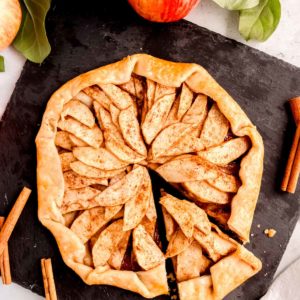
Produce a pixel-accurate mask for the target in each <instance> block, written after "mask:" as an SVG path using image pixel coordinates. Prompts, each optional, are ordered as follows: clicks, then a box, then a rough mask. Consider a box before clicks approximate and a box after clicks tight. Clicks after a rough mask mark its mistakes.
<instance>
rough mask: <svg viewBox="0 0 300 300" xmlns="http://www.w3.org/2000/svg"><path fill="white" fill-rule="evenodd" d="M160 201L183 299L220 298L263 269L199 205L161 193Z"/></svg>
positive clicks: (170, 251) (167, 252) (248, 252)
mask: <svg viewBox="0 0 300 300" xmlns="http://www.w3.org/2000/svg"><path fill="white" fill-rule="evenodd" d="M160 204H161V205H162V209H163V216H164V221H165V227H166V238H167V240H168V248H167V251H166V257H167V258H171V259H172V263H173V268H174V272H175V275H176V281H177V284H178V293H179V296H180V299H181V300H217V299H223V298H224V297H225V296H226V295H227V294H228V293H230V292H231V291H232V290H234V289H235V288H236V287H238V286H239V285H241V284H242V283H243V282H244V281H246V280H247V279H249V278H250V277H252V276H254V275H255V274H256V273H257V272H259V271H260V269H261V267H262V265H261V261H260V260H259V259H258V258H257V257H255V256H254V255H253V254H252V253H251V252H250V251H248V250H247V249H246V248H245V247H243V246H242V245H240V244H239V243H238V242H236V241H235V240H233V239H231V238H230V237H229V236H228V235H226V234H224V233H223V232H222V231H221V230H220V229H219V228H218V227H217V226H216V225H215V224H212V223H210V221H209V219H208V217H207V215H206V213H205V212H204V210H202V209H201V208H200V207H199V206H197V205H195V204H193V203H191V202H189V201H187V200H180V199H178V198H175V197H173V196H172V195H170V194H167V193H164V192H163V193H162V197H161V199H160Z"/></svg>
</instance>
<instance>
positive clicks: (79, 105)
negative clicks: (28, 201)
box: [55, 75, 261, 300]
mask: <svg viewBox="0 0 300 300" xmlns="http://www.w3.org/2000/svg"><path fill="white" fill-rule="evenodd" d="M55 145H56V147H57V151H58V153H59V157H60V161H61V168H62V172H63V179H64V196H63V199H62V201H61V203H60V208H59V209H60V212H61V213H62V214H63V217H64V222H65V226H66V227H68V228H69V230H71V232H72V234H74V236H75V237H76V238H75V237H74V239H75V240H76V241H77V242H78V243H79V244H81V245H84V248H83V250H82V251H85V253H86V254H85V258H84V260H83V265H85V266H86V267H89V268H94V269H95V270H96V272H97V274H98V275H97V276H100V275H99V274H106V276H112V275H111V274H110V275H107V274H108V273H107V272H108V271H112V270H118V271H133V272H136V273H134V274H139V275H138V276H140V279H139V280H140V281H141V282H142V283H143V284H146V285H147V280H149V279H147V276H150V275H149V274H151V272H152V273H153V274H158V272H160V275H159V277H158V278H159V279H157V280H160V281H161V282H163V283H162V285H163V286H166V285H167V283H166V276H165V266H164V264H165V259H166V258H171V259H172V261H173V265H174V270H175V274H176V279H177V282H178V285H179V294H180V298H181V299H183V300H184V299H196V298H195V297H196V296H195V293H196V292H197V293H198V292H199V293H200V294H201V295H202V296H201V297H200V296H199V298H197V299H221V298H222V297H224V296H225V295H226V294H228V293H229V292H230V291H231V290H233V289H234V288H236V287H237V286H238V285H240V284H241V283H242V282H244V281H245V280H246V279H248V278H249V277H251V276H253V275H254V274H255V273H256V272H257V271H258V270H259V269H260V267H261V265H260V261H259V260H258V259H257V258H256V257H255V256H254V255H253V254H251V253H250V252H248V251H247V250H246V249H245V248H243V247H242V246H241V245H240V244H238V243H237V242H236V241H234V240H232V239H231V238H229V237H228V236H227V235H225V234H224V233H222V232H221V230H220V229H219V228H218V227H217V226H216V225H214V224H211V223H210V221H209V219H208V215H209V216H210V217H212V218H213V219H215V221H216V222H217V223H218V224H219V225H221V226H222V227H223V228H227V220H228V218H229V217H230V213H231V208H230V207H231V201H232V198H233V197H234V195H235V194H236V193H237V192H238V190H239V188H240V186H241V181H240V178H239V169H240V161H241V158H242V157H243V156H244V155H245V154H246V153H247V151H249V149H250V148H251V142H250V139H249V138H248V137H246V136H235V135H234V134H233V133H232V131H231V128H230V123H229V121H228V120H227V119H226V118H225V116H224V115H223V114H222V113H221V111H220V109H219V107H218V105H217V104H216V103H215V102H214V101H213V100H211V99H210V98H208V97H207V96H206V95H203V94H199V93H198V94H197V93H195V92H193V91H192V90H191V89H190V87H189V86H188V84H186V83H183V84H182V85H181V87H179V88H174V87H168V86H164V85H162V84H159V83H157V82H154V81H152V80H151V79H148V78H143V77H140V76H137V75H133V76H131V79H130V80H129V81H128V82H126V83H124V84H121V85H115V84H111V83H109V84H99V85H92V86H89V87H87V88H84V89H83V90H82V91H80V92H79V93H78V94H77V95H76V96H75V97H73V98H72V99H71V100H69V101H68V102H67V103H65V104H64V106H63V109H62V112H61V114H60V119H59V121H58V125H57V132H56V137H55ZM149 169H151V170H153V171H155V172H156V173H157V174H159V175H160V176H161V177H162V178H163V179H164V180H165V181H167V182H168V183H169V184H171V185H172V186H174V187H175V188H177V189H178V190H179V191H180V192H181V194H182V195H183V196H185V198H186V199H187V200H179V199H177V198H174V197H173V196H171V195H168V194H166V193H163V195H162V198H161V200H160V205H161V208H162V211H163V216H164V221H165V226H166V234H167V236H166V239H167V241H168V247H167V249H166V251H164V250H163V249H162V244H161V241H160V238H159V233H158V228H157V212H156V206H155V201H154V197H153V193H152V182H151V177H150V174H149ZM77 242H76V243H77ZM74 255H75V254H74ZM232 269H234V270H232ZM81 272H82V271H81ZM143 272H144V273H143ZM149 272H150V273H149ZM114 274H115V275H113V276H112V277H114V279H109V280H111V281H110V284H112V285H117V286H121V287H123V285H122V284H120V283H116V281H118V280H119V281H120V282H123V281H124V282H127V281H128V280H131V279H132V280H136V279H133V278H131V276H133V275H130V276H129V275H128V274H131V273H126V272H125V273H124V274H127V275H120V274H121V273H120V272H119V273H114ZM116 274H118V275H116ZM146 274H147V275H146ZM119 276H121V277H122V279H120V278H121V277H119ZM126 276H129V278H126ZM143 276H144V277H143ZM142 277H143V278H142ZM109 278H111V277H109ZM118 278H119V279H118ZM124 278H126V279H124ZM141 278H142V279H141ZM151 280H153V279H151ZM151 280H150V281H151ZM90 281H91V280H90ZM95 281H96V280H95ZM97 282H98V281H97ZM104 282H105V283H107V281H104ZM156 284H157V283H156ZM124 285H125V284H124ZM139 285H141V283H138V284H137V286H139ZM125 287H126V286H125ZM128 288H129V289H131V290H134V291H137V292H139V293H141V294H142V295H144V296H145V295H148V294H147V293H146V292H145V291H144V292H143V291H140V290H139V289H138V288H136V287H128ZM139 288H140V287H139ZM147 288H148V289H151V288H149V287H147ZM199 288H200V289H201V291H200V290H199ZM158 294H159V293H158ZM149 295H151V294H149ZM152 295H155V292H154V294H152Z"/></svg>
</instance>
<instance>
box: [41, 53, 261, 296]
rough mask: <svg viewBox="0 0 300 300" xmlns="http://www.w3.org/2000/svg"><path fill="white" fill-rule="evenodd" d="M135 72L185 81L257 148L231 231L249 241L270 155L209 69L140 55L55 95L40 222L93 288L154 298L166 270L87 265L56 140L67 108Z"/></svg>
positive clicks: (49, 110)
mask: <svg viewBox="0 0 300 300" xmlns="http://www.w3.org/2000/svg"><path fill="white" fill-rule="evenodd" d="M132 73H135V74H137V75H141V76H144V77H147V78H149V79H152V80H153V81H156V82H158V83H160V84H163V85H167V86H173V87H179V86H180V85H181V84H182V83H183V82H184V81H185V82H186V83H187V84H188V85H189V87H190V88H191V89H192V90H193V91H194V92H197V93H204V94H206V95H208V96H209V97H211V98H212V99H213V100H214V101H216V102H217V104H218V106H219V108H220V110H221V112H222V113H223V114H224V115H225V117H226V118H227V119H228V120H229V122H230V124H231V128H232V131H233V133H234V134H235V135H237V136H244V135H247V136H249V138H250V139H251V142H252V147H251V149H250V151H249V152H248V154H247V155H246V156H245V157H244V158H243V160H242V162H241V168H240V178H241V181H242V186H241V187H240V189H239V191H238V193H237V194H236V195H235V197H234V198H233V200H232V212H231V216H230V219H229V222H228V225H229V227H230V229H231V230H233V231H234V232H236V233H238V235H239V236H240V237H241V238H242V239H243V240H245V241H248V240H249V232H250V228H251V224H252V219H253V214H254V210H255V206H256V202H257V198H258V194H259V190H260V182H261V176H262V170H263V152H264V150H263V143H262V139H261V136H260V135H259V133H258V132H257V130H256V128H255V126H254V125H253V124H252V123H251V121H250V120H249V119H248V117H247V116H246V114H245V113H244V112H243V111H242V109H241V108H240V107H239V105H238V104H237V103H236V102H235V101H234V100H233V99H232V98H231V97H230V95H229V94H228V93H227V92H226V91H225V90H224V89H223V88H222V87H220V86H219V85H218V83H217V82H216V81H215V80H214V79H213V78H212V77H211V76H210V75H209V74H208V73H207V71H206V70H205V69H204V68H202V67H201V66H199V65H196V64H189V63H174V62H169V61H165V60H161V59H158V58H154V57H152V56H149V55H146V54H135V55H132V56H128V57H126V58H124V59H123V60H121V61H118V62H116V63H113V64H110V65H106V66H103V67H100V68H98V69H95V70H92V71H90V72H87V73H84V74H81V75H79V76H77V77H75V78H74V79H72V80H70V81H68V82H67V83H65V84H64V85H63V86H62V87H60V88H59V89H58V90H57V91H56V92H55V93H54V94H53V95H52V96H51V98H50V100H49V101H48V104H47V107H46V110H45V113H44V116H43V120H42V124H41V127H40V130H39V132H38V135H37V138H36V146H37V186H38V217H39V220H40V221H41V223H42V224H43V225H44V226H45V227H47V228H48V229H49V230H50V231H51V232H52V234H53V235H54V237H55V239H56V241H57V244H58V246H59V249H60V252H61V254H62V257H63V260H64V262H65V263H66V264H67V265H68V266H69V267H70V268H72V269H73V270H74V271H75V272H76V273H77V274H78V275H79V276H80V277H81V278H82V279H83V280H84V281H85V282H86V283H87V284H111V285H115V286H118V287H121V288H125V289H128V290H131V291H134V292H137V293H140V294H141V295H142V296H144V297H147V298H152V297H155V296H157V295H160V294H166V293H168V286H167V282H166V274H165V273H166V271H165V266H164V265H160V266H158V267H156V268H154V269H151V270H149V271H142V272H132V271H117V270H112V269H110V268H109V267H107V268H101V269H99V268H98V269H93V268H91V267H88V266H87V265H85V264H84V258H85V256H86V254H87V253H86V249H85V246H84V244H83V243H82V242H81V241H80V239H79V238H78V237H77V236H76V235H75V234H74V233H73V232H72V231H71V230H70V229H68V228H67V227H66V226H64V222H65V221H64V218H63V216H62V214H61V212H60V209H59V207H60V206H61V204H62V199H63V195H64V179H63V173H62V169H61V165H60V159H59V155H58V151H57V149H56V146H55V143H54V139H55V135H56V131H57V124H58V121H59V118H60V114H61V112H62V109H63V106H64V105H65V104H66V103H67V102H68V101H70V100H71V99H72V98H73V97H74V96H75V95H77V94H78V93H79V92H80V91H81V90H82V89H84V88H87V87H89V86H91V85H95V84H106V83H113V84H122V83H125V82H127V81H129V80H130V76H131V74H132Z"/></svg>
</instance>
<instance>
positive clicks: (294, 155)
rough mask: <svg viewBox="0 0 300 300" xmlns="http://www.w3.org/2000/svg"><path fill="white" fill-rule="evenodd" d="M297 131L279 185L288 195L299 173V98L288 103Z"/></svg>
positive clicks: (294, 186)
mask: <svg viewBox="0 0 300 300" xmlns="http://www.w3.org/2000/svg"><path fill="white" fill-rule="evenodd" d="M289 103H290V106H291V110H292V114H293V118H294V121H295V123H296V125H297V130H296V133H295V135H294V139H293V144H292V148H291V150H290V154H289V158H288V162H287V166H286V169H285V172H284V177H283V180H282V184H281V189H282V190H283V191H287V192H289V193H294V192H295V190H296V187H297V182H298V178H299V173H300V145H299V141H300V97H296V98H293V99H291V100H290V101H289Z"/></svg>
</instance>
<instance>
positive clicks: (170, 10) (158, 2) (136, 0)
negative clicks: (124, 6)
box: [128, 0, 200, 22]
mask: <svg viewBox="0 0 300 300" xmlns="http://www.w3.org/2000/svg"><path fill="white" fill-rule="evenodd" d="M199 1H200V0H128V2H129V3H130V5H131V6H132V7H133V9H134V10H135V11H136V12H137V13H138V14H139V15H140V16H142V17H143V18H145V19H147V20H149V21H153V22H174V21H178V20H180V19H182V18H184V17H185V16H186V15H187V14H188V13H189V12H190V11H191V10H192V8H194V7H195V6H196V5H197V4H198V3H199Z"/></svg>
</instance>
